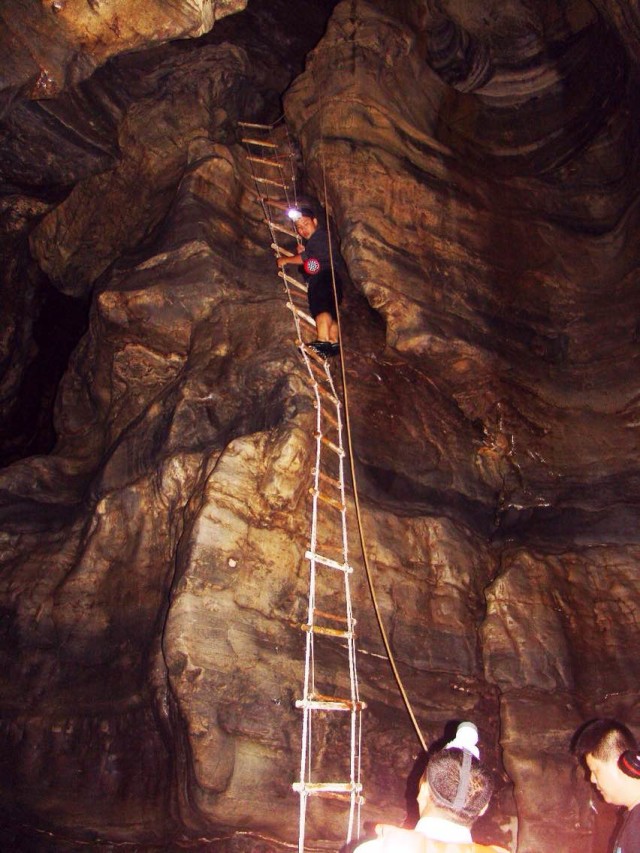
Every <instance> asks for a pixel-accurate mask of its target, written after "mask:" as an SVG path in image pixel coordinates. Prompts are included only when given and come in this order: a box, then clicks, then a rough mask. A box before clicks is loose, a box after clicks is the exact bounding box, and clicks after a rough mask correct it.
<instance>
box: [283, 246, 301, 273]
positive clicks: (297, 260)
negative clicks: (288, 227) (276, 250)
mask: <svg viewBox="0 0 640 853" xmlns="http://www.w3.org/2000/svg"><path fill="white" fill-rule="evenodd" d="M296 251H297V253H298V254H297V255H280V257H279V258H278V259H277V260H276V263H277V264H278V269H282V267H283V266H285V264H297V265H298V266H300V264H303V263H304V258H303V257H302V253H303V252H304V246H303V245H302V243H298V245H297V246H296Z"/></svg>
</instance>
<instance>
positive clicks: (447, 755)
mask: <svg viewBox="0 0 640 853" xmlns="http://www.w3.org/2000/svg"><path fill="white" fill-rule="evenodd" d="M465 752H466V750H463V749H455V748H454V749H443V750H441V751H440V752H436V753H435V755H433V756H432V757H431V758H430V759H429V763H428V764H427V766H426V769H425V771H424V773H423V774H422V779H421V780H420V784H421V785H422V784H424V782H428V783H429V790H430V792H431V797H432V800H433V802H434V804H435V805H436V806H437V807H438V809H440V810H441V811H444V812H446V813H447V814H449V815H450V816H451V817H452V818H453V819H454V820H455V821H456V823H461V824H464V825H465V826H471V824H472V823H473V822H474V820H475V819H476V818H477V817H478V816H479V815H480V813H481V812H482V810H483V809H484V807H485V806H486V805H487V803H488V802H489V800H490V799H491V794H492V793H493V779H492V778H491V776H490V774H489V772H488V771H487V770H486V769H485V768H484V767H483V766H482V764H481V763H480V762H479V761H478V759H477V758H474V756H472V755H471V753H468V752H467V756H468V757H467V760H466V763H467V765H468V774H469V775H468V782H467V788H466V790H465V789H464V781H465V780H464V778H463V779H462V786H461V784H460V783H461V776H464V765H465ZM469 759H471V760H470V761H469ZM460 789H461V790H460ZM461 795H462V801H461V802H460V799H461ZM458 803H459V805H458Z"/></svg>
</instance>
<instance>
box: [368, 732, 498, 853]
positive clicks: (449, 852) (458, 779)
mask: <svg viewBox="0 0 640 853" xmlns="http://www.w3.org/2000/svg"><path fill="white" fill-rule="evenodd" d="M477 742H478V730H477V728H476V727H475V726H474V724H473V723H468V722H467V723H460V725H459V726H458V731H457V733H456V736H455V738H454V740H452V741H451V742H450V743H448V744H447V745H446V746H445V748H444V749H441V750H439V751H438V752H436V753H434V754H433V755H432V756H431V758H430V759H429V762H428V763H427V766H426V768H425V771H424V773H423V774H422V777H421V779H420V783H419V788H418V796H417V800H418V808H419V810H420V820H419V821H418V823H417V824H416V828H415V829H414V830H407V829H400V828H399V827H396V826H390V825H388V824H378V826H376V833H377V835H378V837H377V838H376V839H374V840H373V841H365V842H364V844H360V845H359V846H358V847H357V848H356V851H355V853H474V851H475V853H482V851H485V853H495V851H498V852H499V853H506V851H504V850H503V848H501V847H484V846H482V845H480V844H474V842H473V840H472V838H471V826H472V824H473V823H474V822H475V820H476V819H477V818H478V817H480V815H482V814H484V813H485V811H486V810H487V807H488V806H489V800H490V799H491V794H492V793H493V782H492V780H491V776H490V775H489V773H488V772H487V770H486V769H485V768H484V767H483V765H482V764H481V763H480V760H479V758H480V754H479V752H478V748H477V746H476V744H477Z"/></svg>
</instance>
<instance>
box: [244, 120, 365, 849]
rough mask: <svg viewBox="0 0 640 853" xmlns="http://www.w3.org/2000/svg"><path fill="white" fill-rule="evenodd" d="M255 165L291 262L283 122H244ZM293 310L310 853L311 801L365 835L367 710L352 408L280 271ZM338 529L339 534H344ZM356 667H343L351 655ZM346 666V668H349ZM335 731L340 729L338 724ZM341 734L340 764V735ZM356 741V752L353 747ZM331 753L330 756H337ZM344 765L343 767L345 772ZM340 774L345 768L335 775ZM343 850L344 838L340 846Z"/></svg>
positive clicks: (288, 154)
mask: <svg viewBox="0 0 640 853" xmlns="http://www.w3.org/2000/svg"><path fill="white" fill-rule="evenodd" d="M238 124H239V129H240V135H241V139H242V143H243V144H244V147H245V150H246V154H247V157H246V159H247V163H248V166H249V170H250V173H251V176H252V178H253V181H254V184H255V190H256V194H257V197H258V202H259V204H260V205H261V208H262V213H263V216H264V221H265V224H266V225H267V226H268V228H269V232H270V235H271V249H272V250H273V252H274V254H275V256H276V258H277V257H279V256H282V255H288V256H292V255H293V254H294V252H290V251H289V250H287V249H286V248H284V247H282V246H280V243H279V236H280V235H285V236H286V237H288V238H292V239H294V240H297V235H296V233H295V231H294V230H293V228H292V227H291V223H290V220H289V219H288V218H287V216H286V209H287V208H288V207H289V206H290V205H291V206H296V204H297V193H296V164H295V155H294V151H293V148H292V145H291V142H290V139H289V136H288V131H287V128H286V125H285V124H284V122H280V123H276V124H275V125H262V124H255V123H248V122H239V123H238ZM278 276H279V277H280V279H281V280H282V284H283V287H284V291H285V294H286V305H287V308H288V309H289V310H290V311H291V313H292V318H293V322H294V327H295V335H296V338H295V344H296V346H297V348H298V350H299V352H300V354H301V356H302V359H303V361H304V365H305V368H306V372H307V376H308V382H309V387H310V389H311V391H312V393H313V399H314V407H315V430H314V442H315V458H314V463H313V469H312V472H311V487H310V489H309V492H310V496H311V524H310V533H309V539H308V548H307V550H306V552H305V560H306V561H307V563H308V566H309V594H308V596H309V598H308V607H307V621H306V622H305V623H303V624H302V625H301V626H300V627H301V629H302V631H303V632H304V635H305V659H304V680H303V689H302V698H301V699H298V700H297V701H296V707H297V708H299V709H300V710H301V711H302V743H301V753H300V755H301V758H300V776H299V780H298V781H296V782H295V783H294V784H293V790H294V791H295V792H296V793H298V794H299V797H300V809H299V836H298V851H299V853H304V850H305V836H306V830H307V823H308V821H310V819H311V809H310V808H309V809H308V805H309V800H310V799H314V800H315V799H318V800H326V799H330V800H332V801H339V802H341V803H342V804H343V807H344V809H345V810H348V813H347V816H346V818H345V829H344V835H345V842H346V843H349V842H350V841H351V840H352V839H354V838H358V837H359V834H360V807H361V805H362V804H363V802H364V799H363V797H362V782H361V767H360V761H361V758H360V756H361V744H362V711H363V709H364V707H365V704H364V703H363V702H362V701H361V700H360V697H359V691H358V678H357V667H356V640H355V628H356V620H355V619H354V616H353V610H352V602H351V592H350V587H349V578H350V576H351V574H352V572H353V568H352V566H351V565H350V564H349V552H348V497H347V485H346V481H345V474H346V473H347V470H348V454H347V450H346V449H345V444H344V441H343V432H344V426H345V419H344V410H343V404H342V402H341V399H340V396H339V394H338V391H337V389H336V385H335V383H334V379H333V376H332V374H331V368H330V364H329V361H328V360H324V359H322V358H321V357H320V356H319V355H317V353H316V352H315V351H314V350H312V349H310V348H309V347H308V346H307V344H308V342H309V341H310V340H312V339H313V338H314V337H315V330H316V329H315V322H314V320H313V318H312V317H311V316H310V315H309V313H308V308H307V296H306V292H307V286H306V284H304V283H303V282H301V281H299V280H298V279H297V278H295V277H293V276H291V275H289V274H287V273H286V272H285V271H284V269H281V270H279V271H278ZM336 528H337V529H338V531H339V533H338V535H337V536H336ZM345 648H346V652H347V654H346V657H347V661H348V667H346V668H345V665H344V658H345V655H344V649H345ZM345 669H346V670H347V671H345ZM335 720H338V721H340V722H339V724H338V723H336V724H335V729H334V728H331V727H332V726H333V725H334V721H335ZM336 732H338V734H339V736H340V737H342V743H341V744H339V746H338V747H337V749H340V748H341V752H340V760H338V756H337V753H336V747H335V746H334V745H333V741H332V736H333V735H334V734H335V733H336ZM347 742H348V756H346V755H344V753H345V749H344V747H345V746H346V745H347ZM328 743H331V745H332V746H334V751H333V753H331V764H332V767H331V770H332V775H331V777H330V778H329V779H327V778H326V771H325V769H324V766H323V761H322V759H323V754H324V752H325V749H326V746H327V744H328ZM329 751H330V750H329ZM336 765H339V766H338V767H337V768H336ZM336 770H337V772H336ZM313 817H315V823H314V829H316V830H318V829H321V828H322V813H320V814H319V815H318V814H314V815H313ZM333 849H335V842H334V845H333Z"/></svg>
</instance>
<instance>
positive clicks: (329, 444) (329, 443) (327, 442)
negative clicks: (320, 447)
mask: <svg viewBox="0 0 640 853" xmlns="http://www.w3.org/2000/svg"><path fill="white" fill-rule="evenodd" d="M315 437H316V438H319V439H320V441H321V442H322V443H323V444H324V446H325V447H328V448H329V450H333V452H334V453H336V454H337V455H338V456H344V455H345V454H344V450H343V449H342V448H341V447H338V445H337V444H335V443H334V442H333V441H331V440H330V439H328V438H327V437H326V435H322V433H318V432H317V433H316V434H315Z"/></svg>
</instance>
